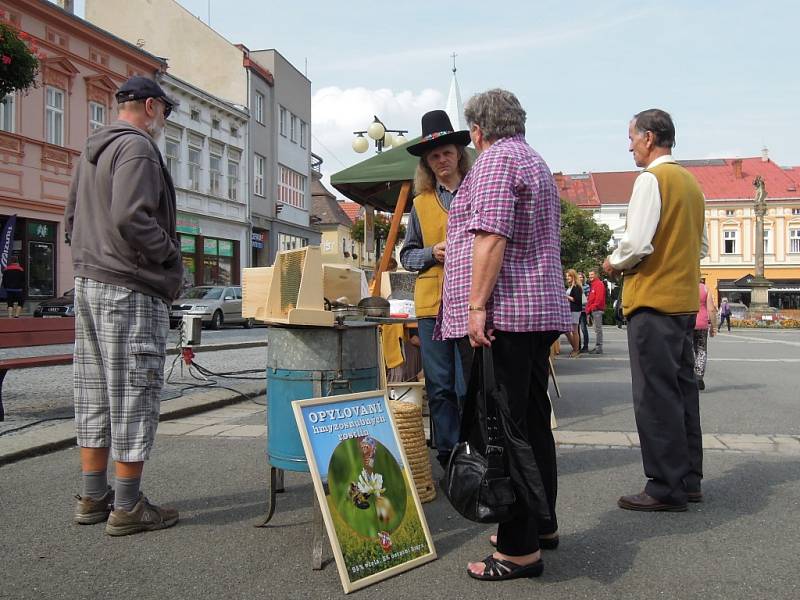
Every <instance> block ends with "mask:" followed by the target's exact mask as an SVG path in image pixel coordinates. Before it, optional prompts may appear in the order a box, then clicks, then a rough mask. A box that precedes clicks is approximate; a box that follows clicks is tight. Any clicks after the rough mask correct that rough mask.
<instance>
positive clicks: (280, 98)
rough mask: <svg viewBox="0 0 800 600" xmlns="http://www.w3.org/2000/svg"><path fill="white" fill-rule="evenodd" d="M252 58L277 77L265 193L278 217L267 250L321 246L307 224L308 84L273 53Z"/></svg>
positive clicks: (316, 233) (309, 162)
mask: <svg viewBox="0 0 800 600" xmlns="http://www.w3.org/2000/svg"><path fill="white" fill-rule="evenodd" d="M250 56H251V58H252V59H254V60H255V61H256V62H258V63H259V64H261V65H262V66H264V67H265V68H266V69H267V70H269V71H270V72H271V73H272V74H273V76H274V78H275V86H274V102H273V104H272V107H271V108H272V125H273V126H272V127H271V134H272V139H273V141H274V149H275V152H274V154H273V157H274V164H273V168H274V174H275V177H274V179H273V180H272V182H271V184H272V186H271V189H270V191H269V193H270V194H271V197H272V198H273V199H274V203H275V213H276V218H275V221H274V222H273V224H272V229H271V231H270V237H269V239H270V245H271V247H272V248H274V249H275V252H278V251H281V250H292V249H295V248H300V247H302V246H307V245H309V244H311V245H315V246H316V245H319V243H320V233H319V231H317V230H316V229H314V228H313V227H311V219H310V218H311V173H312V166H311V165H312V157H311V81H310V80H309V79H308V78H307V77H306V76H305V75H303V74H302V73H301V72H300V71H299V70H298V69H297V68H296V67H294V65H292V64H291V63H290V62H289V61H288V60H286V59H285V58H284V57H283V56H282V55H281V53H280V52H278V51H277V50H254V51H252V52H251V53H250ZM272 258H273V259H274V254H273V256H272ZM270 264H272V263H271V262H270Z"/></svg>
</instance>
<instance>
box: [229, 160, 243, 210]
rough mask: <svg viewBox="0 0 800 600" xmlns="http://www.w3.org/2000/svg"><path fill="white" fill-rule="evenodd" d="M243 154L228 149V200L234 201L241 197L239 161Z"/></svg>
mask: <svg viewBox="0 0 800 600" xmlns="http://www.w3.org/2000/svg"><path fill="white" fill-rule="evenodd" d="M240 160H241V156H240V155H239V154H238V153H237V154H234V153H232V152H231V151H230V150H229V151H228V200H233V201H234V202H235V201H236V200H237V199H238V197H239V168H240V167H239V161H240Z"/></svg>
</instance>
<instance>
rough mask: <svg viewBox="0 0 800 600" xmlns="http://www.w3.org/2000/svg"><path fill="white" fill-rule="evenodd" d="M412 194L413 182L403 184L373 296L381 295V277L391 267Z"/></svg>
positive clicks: (373, 285)
mask: <svg viewBox="0 0 800 600" xmlns="http://www.w3.org/2000/svg"><path fill="white" fill-rule="evenodd" d="M410 192H411V182H410V181H405V182H403V186H402V187H401V188H400V195H399V196H398V197H397V205H396V206H395V207H394V215H392V222H391V224H390V225H389V235H388V236H387V237H386V246H385V247H384V248H383V255H382V256H381V262H380V263H379V264H378V268H377V269H375V278H374V279H373V280H372V295H373V296H380V295H381V283H380V282H381V275H382V274H383V273H384V272H385V271H386V269H387V268H388V267H389V259H390V258H391V257H392V254H393V253H394V247H395V244H396V243H397V232H398V231H399V230H400V221H401V220H402V219H403V213H405V212H406V203H407V202H408V195H409V193H410Z"/></svg>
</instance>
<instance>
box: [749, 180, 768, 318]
mask: <svg viewBox="0 0 800 600" xmlns="http://www.w3.org/2000/svg"><path fill="white" fill-rule="evenodd" d="M753 187H754V188H756V196H755V198H754V199H753V212H754V213H755V216H756V231H755V237H754V242H755V243H754V246H755V248H754V249H753V250H754V252H753V254H754V255H755V271H756V272H755V276H754V277H753V279H752V281H751V282H750V289H751V290H752V291H751V293H750V311H751V312H763V311H768V310H769V288H770V286H771V285H772V282H770V281H767V280H766V279H765V278H764V216H765V215H766V214H767V188H766V186H765V185H764V178H763V177H761V175H756V178H755V179H754V180H753Z"/></svg>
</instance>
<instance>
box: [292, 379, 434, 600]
mask: <svg viewBox="0 0 800 600" xmlns="http://www.w3.org/2000/svg"><path fill="white" fill-rule="evenodd" d="M292 406H293V408H294V414H295V419H297V428H298V430H299V431H300V437H301V438H302V440H303V447H304V449H305V453H306V458H307V460H308V466H309V469H310V471H311V476H312V478H313V480H314V490H315V492H316V494H317V498H318V499H319V505H320V509H321V510H322V517H323V519H324V521H325V527H326V529H327V531H328V538H329V539H330V541H331V547H332V548H333V555H334V557H335V558H336V566H337V568H338V570H339V577H340V578H341V580H342V586H343V587H344V591H345V593H348V592H351V591H353V590H357V589H360V588H363V587H366V586H368V585H371V584H373V583H376V582H378V581H381V580H383V579H386V578H388V577H391V576H393V575H397V574H398V573H402V572H403V571H407V570H409V569H412V568H414V567H416V566H419V565H421V564H423V563H426V562H429V561H431V560H434V559H435V558H436V551H435V550H434V548H433V540H432V539H431V534H430V531H429V530H428V523H427V522H426V521H425V513H424V512H423V511H422V505H421V504H420V501H419V496H418V495H417V489H416V487H415V485H414V480H413V478H412V476H411V473H410V471H409V469H408V466H407V465H408V462H407V460H406V456H405V452H404V450H403V446H402V444H401V443H400V440H399V438H398V436H397V429H396V428H395V426H394V421H393V420H392V415H391V412H390V410H389V405H388V403H387V401H386V397H385V395H384V392H383V390H377V391H374V392H361V393H358V394H344V395H341V396H328V397H326V398H311V399H308V400H295V401H294V402H292Z"/></svg>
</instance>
